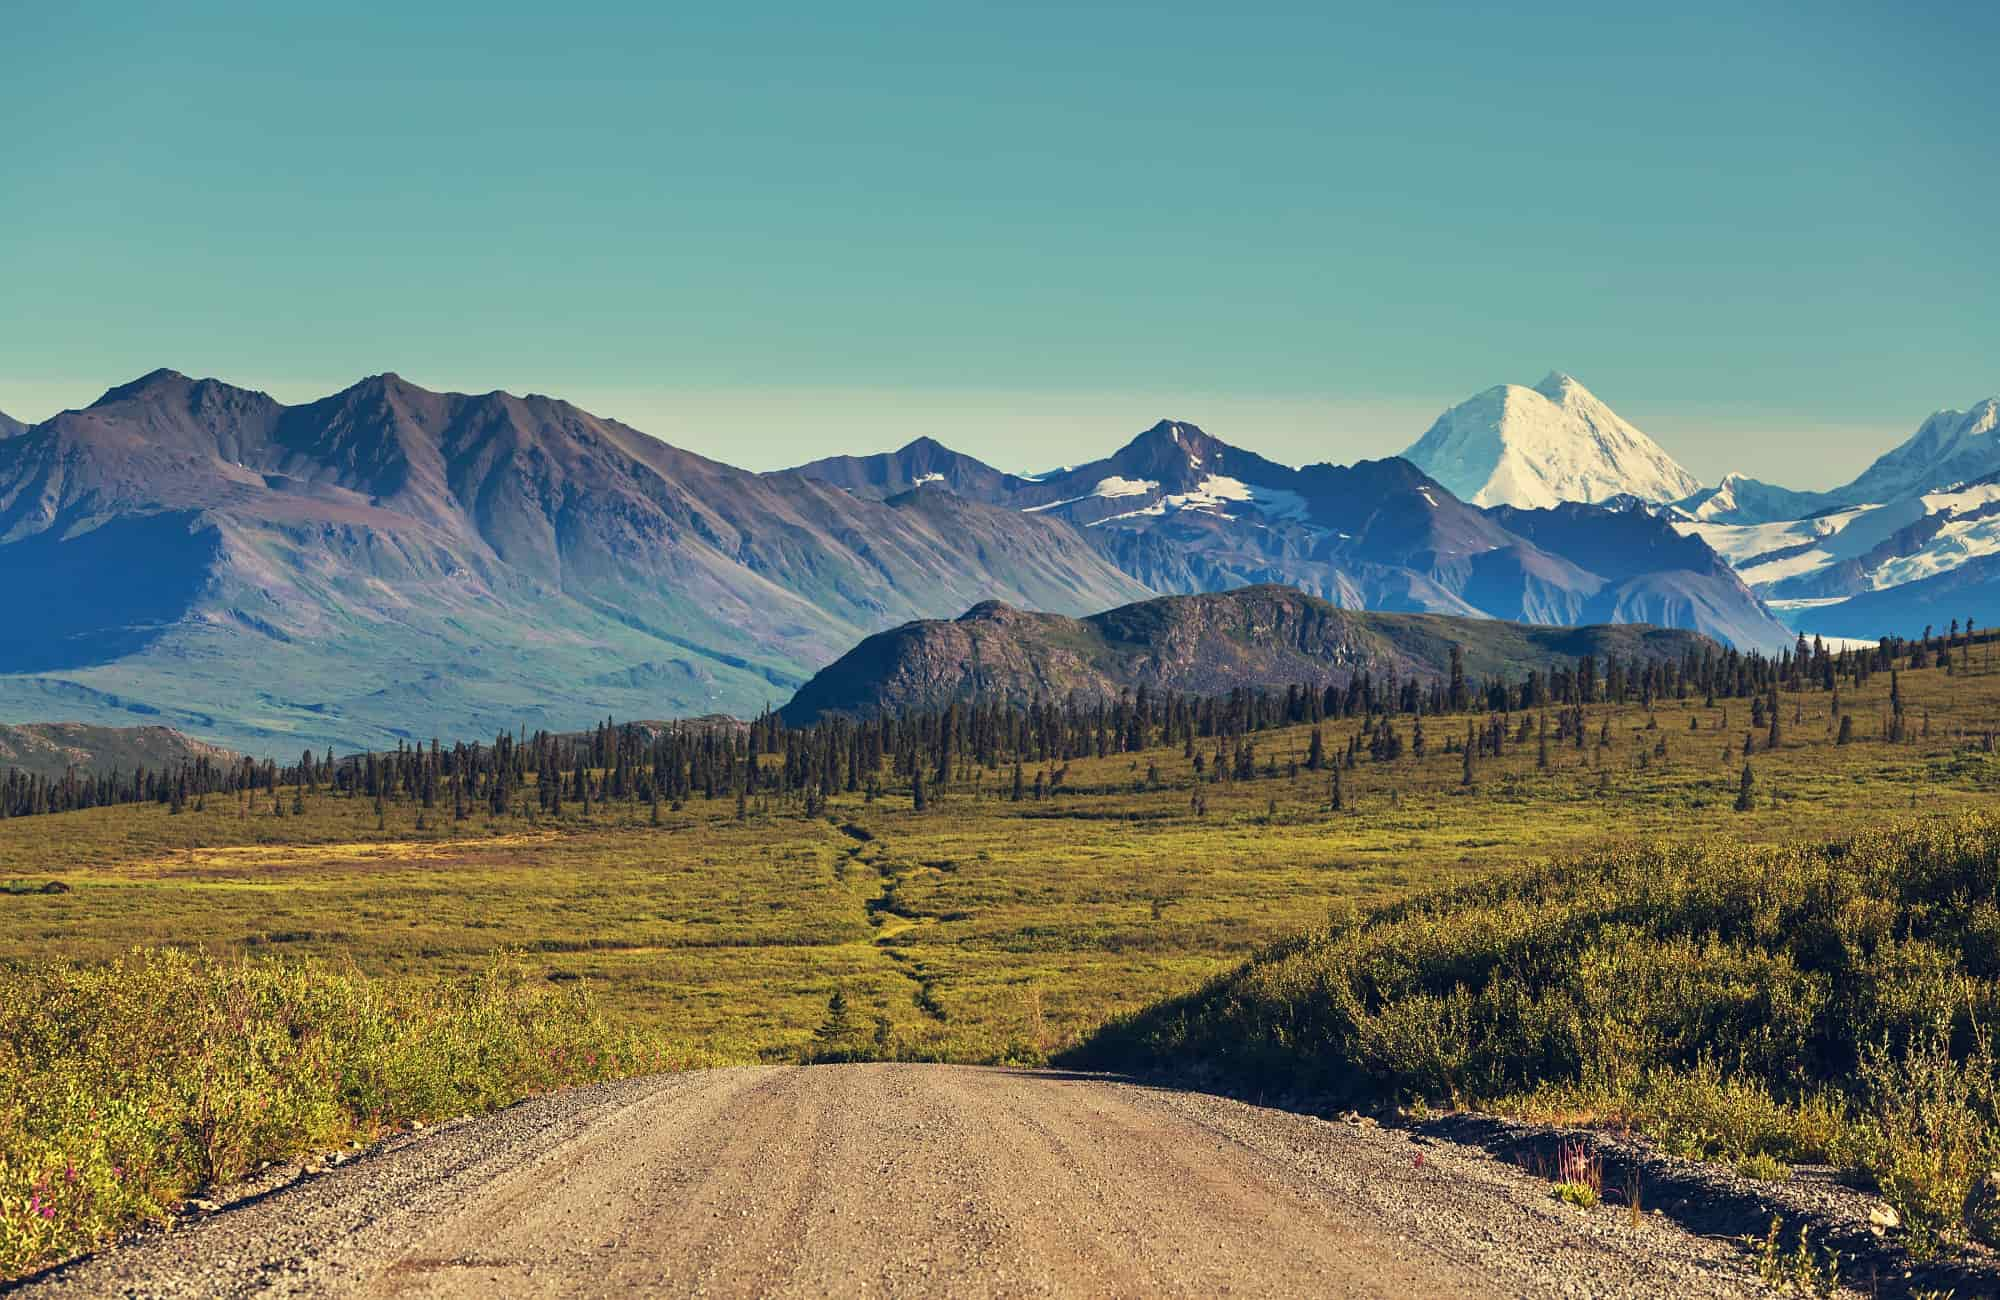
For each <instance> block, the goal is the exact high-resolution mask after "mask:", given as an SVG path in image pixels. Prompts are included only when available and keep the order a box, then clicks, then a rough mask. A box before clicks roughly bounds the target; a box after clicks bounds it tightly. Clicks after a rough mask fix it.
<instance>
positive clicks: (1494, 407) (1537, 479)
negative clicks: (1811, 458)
mask: <svg viewBox="0 0 2000 1300" xmlns="http://www.w3.org/2000/svg"><path fill="white" fill-rule="evenodd" d="M1403 456H1404V458H1405V459H1406V460H1409V461H1411V462H1413V463H1414V464H1415V465H1416V466H1417V467H1418V468H1419V469H1421V470H1423V471H1424V472H1425V473H1426V474H1429V475H1430V476H1431V477H1432V478H1434V479H1436V480H1437V481H1438V482H1440V483H1442V484H1444V485H1445V486H1446V487H1447V488H1449V489H1451V491H1452V493H1453V494H1454V495H1456V496H1458V497H1459V498H1461V499H1463V500H1465V501H1469V502H1471V503H1472V504H1473V505H1479V506H1501V505H1506V506H1520V507H1523V508H1526V509H1546V508H1548V507H1551V506H1554V505H1557V504H1558V503H1560V502H1564V501H1583V502H1598V501H1604V500H1608V499H1609V498H1612V497H1617V496H1625V495H1630V496H1633V497H1637V498H1639V499H1641V500H1644V501H1678V500H1681V499H1682V498H1684V497H1687V496H1688V495H1690V494H1691V493H1693V492H1695V491H1696V490H1697V489H1699V488H1700V487H1701V480H1699V479H1697V478H1696V477H1695V476H1694V475H1692V474H1690V473H1688V472H1687V471H1686V470H1685V469H1682V468H1681V467H1680V465H1678V464H1677V463H1675V461H1674V459H1673V457H1671V456H1669V455H1667V453H1666V452H1664V451H1662V450H1661V449H1660V446H1659V444H1657V443H1655V442H1654V441H1653V440H1652V439H1651V438H1648V437H1647V436H1646V435H1645V434H1643V433H1641V432H1640V431H1639V430H1638V429H1636V428H1634V427H1633V426H1632V425H1631V424H1629V423H1627V422H1626V421H1625V420H1624V419H1622V418H1620V416H1619V415H1618V413H1617V412H1615V411H1613V410H1612V409H1611V408H1610V407H1608V406H1606V405H1605V404H1604V403H1603V402H1602V401H1600V400H1599V399H1598V398H1597V396H1596V394H1594V393H1592V392H1591V391H1590V390H1589V389H1587V388H1585V387H1584V386H1583V385H1582V384H1580V383H1578V382H1577V381H1576V380H1575V379H1573V378H1571V377H1570V376H1569V375H1566V374H1563V373H1561V372H1560V371H1555V372H1551V373H1550V374H1549V376H1548V377H1547V378H1545V379H1543V380H1542V382H1541V383H1539V384H1536V385H1535V386H1534V387H1533V388H1523V387H1521V386H1520V385H1518V384H1501V385H1498V386H1497V387H1494V388H1489V389H1487V390H1486V391H1485V392H1483V393H1480V394H1479V395H1477V396H1476V397H1472V398H1470V399H1468V400H1466V401H1464V402H1461V403H1459V404H1458V405H1457V406H1454V407H1452V408H1451V409H1450V410H1449V411H1446V412H1445V413H1444V414H1443V415H1441V416H1439V417H1438V420H1437V423H1435V424H1433V425H1432V426H1431V427H1430V431H1429V432H1428V433H1426V434H1424V436H1423V437H1421V438H1419V439H1418V440H1417V441H1416V443H1415V444H1413V445H1412V446H1411V447H1410V449H1409V450H1408V451H1406V452H1404V453H1403Z"/></svg>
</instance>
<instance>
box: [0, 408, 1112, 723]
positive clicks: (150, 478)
mask: <svg viewBox="0 0 2000 1300" xmlns="http://www.w3.org/2000/svg"><path fill="white" fill-rule="evenodd" d="M0 582H5V583H7V584H8V585H9V588H10V589H11V590H12V591H13V592H15V593H16V594H17V595H18V596H19V597H20V599H21V602H22V604H21V607H22V608H29V609H35V610H37V611H38V616H37V617H36V618H34V619H28V620H15V621H13V622H12V623H11V624H10V625H8V626H5V627H0V709H4V710H5V711H6V712H4V713H0V716H6V714H7V713H11V714H12V716H15V717H24V716H25V717H35V716H44V717H45V716H48V714H49V713H50V712H53V711H54V710H53V709H52V708H51V707H50V705H49V701H48V698H47V697H49V696H51V695H54V696H55V697H57V698H59V699H62V700H63V701H65V707H64V709H63V711H64V712H66V713H76V712H79V711H81V712H82V714H83V716H85V717H87V718H89V719H90V720H92V721H111V720H114V719H116V718H118V717H119V716H120V715H121V714H122V713H123V712H124V711H126V710H129V709H132V708H134V707H136V708H137V709H139V710H140V711H142V712H145V711H157V713H158V715H160V716H164V717H165V718H167V719H168V720H171V721H173V722H175V723H176V724H177V725H182V726H186V727H189V728H193V729H197V730H200V731H202V732H203V733H204V734H210V735H216V736H219V737H222V738H226V739H229V740H230V741H231V743H235V744H241V745H243V746H244V747H245V748H248V749H252V750H255V751H257V752H263V751H264V750H266V749H268V748H270V747H272V746H274V745H279V744H282V746H283V747H284V748H285V749H286V750H287V751H288V752H289V751H290V750H291V749H293V748H296V747H300V746H299V745H295V743H294V742H303V743H311V744H314V745H320V744H326V743H333V744H336V745H338V746H340V747H343V748H351V747H355V746H359V745H371V746H377V747H379V746H382V745H385V744H393V743H394V742H395V740H396V739H397V738H400V737H405V736H408V737H412V738H426V737H428V736H429V735H431V734H436V733H439V732H442V733H444V734H448V735H449V734H457V735H476V734H479V733H481V732H492V731H498V730H501V729H508V730H511V729H513V728H514V727H515V726H517V725H521V724H525V725H528V726H530V727H533V726H537V725H549V726H552V727H564V726H575V725H578V724H581V723H585V722H588V721H590V720H592V719H594V718H598V717H602V716H604V715H606V714H615V715H617V716H621V717H630V716H661V715H663V714H665V715H673V714H682V713H690V714H692V713H706V712H712V711H727V712H737V713H746V714H747V713H750V712H754V711H755V710H756V709H757V708H759V707H761V706H762V704H763V703H764V702H765V701H766V700H768V699H769V698H770V696H771V694H772V693H773V690H774V688H776V689H777V690H779V691H784V690H789V689H790V688H791V687H793V686H795V685H796V684H797V683H799V682H801V681H803V680H804V679H805V678H806V677H807V676H808V675H809V674H810V672H811V671H812V670H813V669H814V668H816V667H818V666H819V665H821V664H824V663H826V662H827V661H829V660H831V659H832V658H833V657H834V655H836V654H837V653H838V652H839V651H840V650H842V649H845V648H846V647H848V646H851V645H852V644H853V643H854V642H855V641H857V640H859V639H860V638H861V637H863V636H866V635H867V634H869V633H870V632H873V631H876V630H878V629H880V628H882V627H885V626H890V625H893V624H895V623H897V622H901V621H904V620H907V619H910V618H914V617H923V616H927V615H939V614H944V613H947V612H950V611H955V610H960V609H963V608H965V606H966V605H968V604H971V603H973V602H975V601H979V600H983V599H989V598H1000V599H1006V600H1009V601H1015V602H1019V603H1022V604H1027V605H1034V606H1038V607H1042V608H1051V609H1060V610H1067V611H1072V612H1077V613H1081V612H1084V611H1086V610H1089V609H1096V608H1102V607H1103V606H1105V605H1107V604H1112V603H1116V602H1118V601H1123V600H1131V599H1134V598H1137V597H1142V596H1144V595H1147V594H1149V592H1148V589H1147V588H1145V587H1143V586H1141V585H1140V584H1139V583H1138V582H1136V581H1135V580H1133V579H1131V578H1130V577H1128V576H1126V575H1125V574H1124V573H1122V572H1120V571H1119V570H1118V569H1117V568H1116V567H1115V566H1113V565H1112V564H1111V563H1110V562H1109V561H1108V560H1107V559H1105V558H1104V557H1103V556H1102V555H1101V554H1100V553H1099V552H1098V551H1097V550H1096V549H1095V548H1094V547H1092V546H1090V545H1089V544H1088V543H1087V542H1086V541H1085V539H1084V538H1083V537H1082V536H1081V535H1080V534H1079V533H1078V532H1077V531H1076V530H1075V529H1074V528H1072V527H1070V526H1069V525H1067V524H1064V523H1062V522H1060V521H1056V520H1047V519H1039V518H1036V517H1034V516H1029V515H1023V514H1022V513H1021V512H1019V511H1013V510H1006V509H1002V508H997V507H993V506H987V505H981V504H979V503H976V502H972V501H967V500H964V499H962V498H958V497H955V496H952V495H949V494H945V493H940V492H936V491H934V490H927V491H923V492H919V493H915V494H908V495H905V496H903V497H898V498H895V499H893V500H889V501H874V500H863V499H860V498H857V497H855V496H853V495H852V494H850V493H847V492H845V491H842V490H840V489H839V488H837V487H833V486H830V485H828V484H824V483H820V482H816V481H812V480H808V479H805V478H802V477H798V476H788V475H776V476H766V475H758V474H752V473H748V472H745V471H741V470H736V469H733V468H731V467H729V466H727V465H723V464H720V463H719V462H716V461H711V460H708V459H706V458H704V457H700V456H696V455H692V454H690V453H688V452H684V451H681V450H679V449H677V448H674V447H670V446H668V445H666V444H665V443H661V442H658V441H656V440H654V439H652V438H649V437H647V436H646V435H644V434H641V433H639V432H638V431H636V430H634V429H631V428H629V427H627V426H625V425H622V424H619V423H618V422H616V421H613V420H605V419H601V418H599V417H596V416H593V415H590V414H589V413H587V412H585V411H582V410H580V409H578V408H576V407H574V406H571V405H570V404H568V403H566V402H561V401H557V400H555V399H552V398H546V397H536V396H529V397H515V396H512V395H509V394H505V393H488V394H483V395H477V396H473V395H466V394H457V393H434V392H430V391H427V390H425V389H422V388H419V387H417V386H415V385H413V384H410V383H407V382H406V381H404V380H402V379H400V378H398V377H397V376H395V375H378V376H375V377H373V378H370V379H367V380H363V381H362V382H361V383H359V384H356V385H354V386H353V387H351V388H349V389H346V390H344V391H343V392H340V393H336V394H334V395H332V396H331V397H327V398H325V399H322V400H321V401H318V402H313V403H310V404H308V405H304V406H296V407H287V406H283V405H281V404H279V403H277V402H275V401H273V400H272V399H271V398H269V397H267V396H265V395H263V394H261V393H254V392H250V391H247V390H244V389H238V388H233V387H231V386H229V385H227V384H222V383H218V382H216V381H214V380H191V379H188V378H187V377H185V376H182V375H178V374H175V373H173V372H171V371H161V372H155V373H154V374H151V375H148V376H146V377H144V378H143V379H140V380H138V381H136V382H134V383H132V384H128V385H124V386H122V387H120V388H116V389H113V390H111V391H110V392H108V393H106V394H105V396H104V397H103V399H101V400H100V401H98V402H97V403H95V404H93V405H92V406H91V407H89V408H87V409H85V410H82V411H70V412H65V413H63V414H62V415H59V416H57V417H56V418H54V419H53V420H50V421H47V422H45V423H44V424H41V425H38V426H36V427H34V428H33V429H30V430H28V431H27V432H25V433H23V434H20V435H18V436H16V437H13V438H8V439H5V440H0Z"/></svg>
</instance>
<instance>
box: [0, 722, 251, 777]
mask: <svg viewBox="0 0 2000 1300" xmlns="http://www.w3.org/2000/svg"><path fill="white" fill-rule="evenodd" d="M235 757H236V755H235V754H233V753H231V752H230V751H229V750H226V749H223V748H221V747H220V746H217V745H210V744H206V743H204V742H202V741H199V740H196V739H194V738H193V737H191V736H186V735H183V734H181V733H180V732H178V731H175V730H174V729H173V728H171V727H93V726H90V725H88V724H85V723H81V722H30V723H24V724H22V725H20V726H9V725H7V724H5V723H0V772H5V771H7V770H8V769H14V770H18V771H22V772H26V773H28V774H30V775H32V776H61V775H62V774H63V773H64V772H66V771H68V770H69V769H70V768H75V769H77V770H78V771H80V772H87V773H90V774H91V775H107V774H109V773H111V772H123V773H126V774H128V775H129V774H130V773H131V772H133V771H134V770H136V769H138V768H141V767H143V768H146V769H148V770H151V771H156V772H157V771H161V770H163V769H166V768H172V767H178V766H179V765H180V764H181V763H183V762H188V761H191V760H193V759H198V758H206V759H209V760H211V761H216V762H222V761H227V760H229V759H233V758H235Z"/></svg>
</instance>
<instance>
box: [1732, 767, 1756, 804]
mask: <svg viewBox="0 0 2000 1300" xmlns="http://www.w3.org/2000/svg"><path fill="white" fill-rule="evenodd" d="M1756 806H1757V778H1756V777H1754V776H1752V775H1751V774H1750V764H1749V763H1748V762H1746V763H1744V764H1743V781H1742V783H1741V784H1740V785H1738V786H1737V787H1736V811H1737V812H1740V813H1741V812H1749V811H1750V810H1751V809H1753V808H1755V807H1756Z"/></svg>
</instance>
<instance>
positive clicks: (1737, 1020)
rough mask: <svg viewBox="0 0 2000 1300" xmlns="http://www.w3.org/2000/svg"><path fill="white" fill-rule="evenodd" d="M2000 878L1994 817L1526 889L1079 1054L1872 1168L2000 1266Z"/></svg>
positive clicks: (1377, 917)
mask: <svg viewBox="0 0 2000 1300" xmlns="http://www.w3.org/2000/svg"><path fill="white" fill-rule="evenodd" d="M1996 864H2000V821H1995V820H1993V819H1991V818H1986V817H1977V818H1971V819H1967V820H1961V821H1944V822H1939V821H1930V822H1909V823H1906V824H1903V825H1898V826H1894V827H1891V828H1886V829H1883V830H1878V831H1869V832H1865V833H1863V834H1860V835H1858V836H1856V837H1854V838H1853V839H1851V840H1846V841H1840V842H1835V843H1832V844H1825V845H1812V846H1791V847H1782V848H1779V847H1769V846H1744V845H1737V844H1731V843H1727V842H1702V843H1693V844H1683V845H1675V846H1667V847H1658V848H1633V849H1626V850H1622V851H1617V852H1607V853H1600V854H1593V855H1590V856H1588V857H1585V858H1581V859H1578V860H1576V861H1573V862H1568V863H1563V864H1558V865H1541V866H1535V867H1530V868H1526V869H1522V870H1516V871H1510V872H1507V873H1504V874H1502V875H1500V876H1499V877H1497V878H1494V879H1489V880H1483V881H1480V882H1477V883H1474V884H1468V885H1464V886H1461V887H1459V888H1456V889H1451V890H1447V891H1444V892H1441V893H1437V894H1432V895H1428V896H1424V897H1421V898H1417V899H1413V900H1410V901H1408V902H1404V903H1400V904H1396V905H1393V906H1391V907H1388V908H1385V909H1383V910H1381V911H1379V912H1377V913H1375V914H1373V915H1372V916H1369V917H1367V918H1365V919H1362V918H1359V917H1355V918H1352V919H1348V920H1345V921H1342V922H1339V923H1335V924H1332V925H1329V926H1327V927H1325V928H1323V929H1320V930H1317V931H1315V932H1313V933H1311V934H1308V935H1305V936H1302V937H1300V938H1297V939H1294V940H1291V941H1288V942H1286V943H1283V944H1280V945H1277V946H1275V947H1274V948H1272V949H1270V950H1268V951H1266V952H1264V953H1263V954H1260V955H1259V956H1258V957H1257V958H1256V959H1255V960H1254V961H1252V962H1250V963H1248V964H1246V965H1245V966H1243V967H1242V968H1241V969H1239V970H1237V971H1234V972H1232V973H1230V974H1228V975H1226V976H1223V977H1221V978H1219V979H1217V980H1215V981H1212V982H1211V983H1209V984H1208V985H1206V986H1205V987H1203V988H1202V989H1200V990H1198V991H1196V992H1194V993H1191V994H1188V995H1186V996H1183V997H1179V998H1174V999H1170V1000H1168V1001H1166V1002H1164V1003H1162V1004H1160V1005H1158V1006H1155V1007H1153V1008H1150V1009H1148V1010H1147V1011H1145V1012H1144V1013H1142V1014H1140V1015H1138V1016H1135V1017H1131V1018H1128V1019H1125V1020H1121V1021H1119V1022H1117V1023H1115V1024H1113V1025H1110V1026H1108V1027H1106V1028H1105V1029H1104V1030H1102V1031H1101V1032H1100V1033H1098V1034H1097V1035H1096V1036H1095V1037H1093V1039H1092V1040H1091V1041H1090V1042H1088V1043H1087V1044H1085V1045H1083V1046H1082V1047H1080V1048H1079V1049H1078V1050H1077V1051H1076V1052H1075V1053H1074V1054H1073V1059H1074V1060H1076V1061H1078V1062H1079V1063H1083V1064H1088V1065H1094V1066H1097V1067H1100V1068H1104V1067H1110V1068H1120V1069H1134V1068H1137V1069H1152V1070H1158V1069H1163V1068H1174V1069H1187V1068H1189V1067H1198V1068H1200V1069H1203V1070H1205V1071H1207V1072H1209V1073H1211V1074H1212V1075H1213V1076H1214V1077H1217V1078H1220V1079H1224V1080H1227V1081H1228V1082H1229V1083H1230V1085H1231V1086H1234V1087H1239V1088H1247V1089H1251V1090H1254V1091H1264V1092H1269V1093H1275V1094H1290V1095H1321V1096H1329V1097H1333V1098H1336V1099H1339V1100H1340V1101H1342V1102H1346V1103H1349V1104H1352V1103H1353V1102H1356V1101H1363V1100H1371V1099H1381V1098H1387V1099H1392V1100H1395V1101H1399V1102H1409V1103H1423V1104H1428V1105H1434V1106H1447V1107H1471V1108H1475V1109H1483V1110H1498V1111H1501V1112H1509V1113H1516V1114H1525V1115H1530V1116H1539V1117H1552V1118H1559V1119H1564V1120H1570V1121H1574V1120H1577V1119H1584V1120H1588V1121H1589V1122H1593V1123H1600V1124H1604V1123H1609V1124H1614V1125H1617V1126H1619V1127H1629V1128H1633V1129H1637V1130H1639V1131H1642V1132H1645V1133H1648V1134H1650V1135H1652V1136H1653V1137H1655V1138H1656V1139H1658V1140H1659V1141H1660V1142H1661V1144H1662V1145H1663V1146H1665V1147H1666V1148H1667V1149H1668V1150H1669V1151H1672V1152H1675V1153H1678V1154H1681V1155H1685V1156H1689V1157H1694V1158H1700V1159H1710V1160H1723V1161H1728V1162H1731V1163H1741V1164H1748V1165H1749V1166H1750V1167H1751V1169H1752V1170H1753V1171H1756V1172H1759V1173H1762V1174H1764V1175H1766V1176H1769V1175H1771V1174H1773V1173H1775V1172H1776V1171H1777V1170H1778V1169H1779V1168H1783V1167H1788V1166H1789V1165H1790V1164H1793V1163H1808V1162H1809V1163H1827V1164H1834V1165H1841V1166H1846V1167H1850V1168H1855V1169H1859V1170H1863V1171H1865V1172H1867V1173H1868V1174H1869V1175H1871V1176H1872V1177H1873V1178H1874V1179H1875V1180H1876V1182H1877V1184H1878V1185H1879V1187H1880V1189H1881V1191H1882V1194H1883V1196H1884V1197H1885V1199H1887V1201H1888V1202H1889V1204H1890V1205H1891V1206H1893V1207H1894V1208H1895V1209H1896V1210H1897V1211H1898V1213H1899V1217H1900V1219H1901V1222H1902V1226H1903V1228H1904V1229H1905V1231H1906V1233H1907V1241H1908V1243H1909V1245H1910V1246H1911V1248H1912V1249H1913V1250H1914V1251H1915V1252H1916V1253H1917V1254H1919V1255H1921V1256H1929V1255H1934V1254H1936V1253H1938V1252H1939V1251H1941V1250H1946V1249H1950V1248H1953V1247H1956V1246H1958V1245H1960V1244H1963V1243H1964V1242H1965V1241H1967V1240H1968V1239H1979V1240H1982V1241H1985V1242H1986V1243H1987V1244H1996V1243H2000V1202H1996V1201H1995V1199H1994V1197H1993V1192H1994V1190H1995V1183H1994V1180H1995V1178H1996V1177H2000V1081H1996V1076H1995V1069H1994V1055H1993V1042H1992V1037H1991V1032H1992V1026H1994V1025H1995V1024H1996V1023H2000V870H1996Z"/></svg>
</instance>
